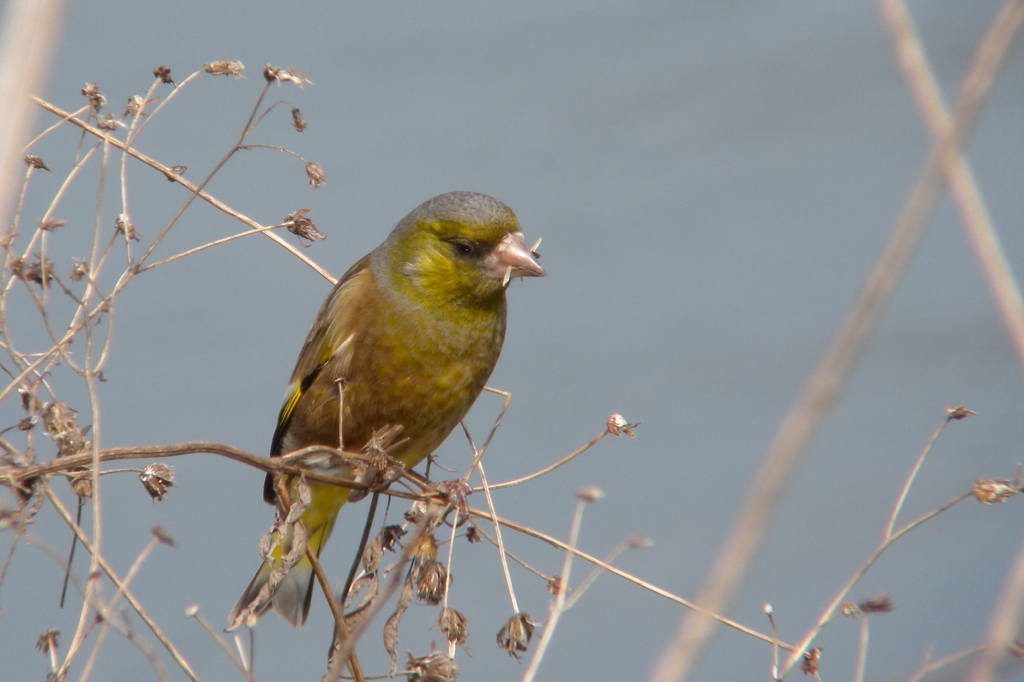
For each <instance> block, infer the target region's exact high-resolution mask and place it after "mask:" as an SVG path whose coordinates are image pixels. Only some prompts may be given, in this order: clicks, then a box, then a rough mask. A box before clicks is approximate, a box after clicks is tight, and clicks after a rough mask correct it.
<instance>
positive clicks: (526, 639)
mask: <svg viewBox="0 0 1024 682" xmlns="http://www.w3.org/2000/svg"><path fill="white" fill-rule="evenodd" d="M533 628H534V624H533V623H532V622H531V621H530V617H529V616H528V615H526V614H525V613H522V612H520V613H517V614H516V615H514V616H512V617H511V618H509V620H508V622H507V623H505V625H504V626H503V627H502V628H501V630H499V631H498V646H500V647H501V648H502V649H504V650H505V651H507V652H508V653H509V654H510V655H512V656H515V657H516V658H519V654H521V653H525V652H526V650H527V649H528V648H529V647H530V640H531V639H532V638H533Z"/></svg>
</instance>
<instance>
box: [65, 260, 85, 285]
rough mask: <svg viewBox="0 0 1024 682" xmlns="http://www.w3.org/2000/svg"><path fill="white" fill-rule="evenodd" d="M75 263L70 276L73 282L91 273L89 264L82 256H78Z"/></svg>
mask: <svg viewBox="0 0 1024 682" xmlns="http://www.w3.org/2000/svg"><path fill="white" fill-rule="evenodd" d="M74 263H75V264H74V265H72V266H71V274H70V275H68V277H69V278H70V279H71V281H72V282H77V281H79V280H80V279H82V278H83V277H85V276H86V275H88V274H89V264H88V263H86V262H85V261H84V260H82V259H80V258H76V259H75V260H74Z"/></svg>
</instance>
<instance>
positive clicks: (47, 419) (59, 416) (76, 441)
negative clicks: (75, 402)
mask: <svg viewBox="0 0 1024 682" xmlns="http://www.w3.org/2000/svg"><path fill="white" fill-rule="evenodd" d="M40 414H41V416H42V418H43V430H44V431H46V435H48V436H49V437H50V438H52V439H53V443H54V445H56V446H57V456H58V457H69V456H71V455H77V454H78V453H80V452H83V451H84V450H85V449H86V448H88V447H89V441H88V440H86V438H85V432H86V431H87V430H88V427H86V429H80V428H79V427H78V424H76V423H75V420H76V419H77V418H78V413H77V412H75V411H74V410H72V409H71V408H70V407H68V406H67V405H65V404H64V403H62V402H60V401H56V402H52V403H46V404H45V405H43V409H42V412H41V413H40Z"/></svg>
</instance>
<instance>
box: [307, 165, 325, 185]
mask: <svg viewBox="0 0 1024 682" xmlns="http://www.w3.org/2000/svg"><path fill="white" fill-rule="evenodd" d="M306 177H307V178H309V186H310V187H312V188H314V189H316V188H317V187H322V186H323V185H324V183H326V182H327V179H326V178H324V169H323V168H321V167H320V164H319V163H317V162H315V161H308V162H307V163H306Z"/></svg>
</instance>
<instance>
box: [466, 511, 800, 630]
mask: <svg viewBox="0 0 1024 682" xmlns="http://www.w3.org/2000/svg"><path fill="white" fill-rule="evenodd" d="M469 512H470V514H471V515H473V516H475V517H477V518H481V519H485V520H487V521H490V522H492V523H497V524H500V525H502V526H504V527H505V528H508V529H511V530H514V531H516V532H517V533H521V534H523V535H525V536H527V537H531V538H534V539H536V540H540V541H542V542H545V543H547V544H549V545H551V546H552V547H555V548H556V549H561V550H564V551H568V552H572V553H573V554H575V555H576V556H578V557H579V558H581V559H583V560H584V561H588V562H590V563H592V564H594V565H595V566H599V567H600V568H601V569H602V570H605V571H608V572H609V573H611V574H612V575H616V576H618V577H620V578H622V579H624V580H626V581H628V582H630V583H633V584H634V585H636V586H638V587H642V588H643V589H645V590H647V591H648V592H652V593H654V594H656V595H658V596H659V597H664V598H665V599H668V600H669V601H672V602H675V603H676V604H680V605H682V606H685V607H687V608H689V609H694V610H696V609H699V608H700V607H699V606H698V605H697V604H695V603H693V602H692V601H689V600H688V599H684V598H683V597H680V596H678V595H676V594H672V593H671V592H669V591H668V590H663V589H662V588H660V587H658V586H656V585H654V584H652V583H649V582H647V581H646V580H643V579H641V578H638V577H637V576H635V575H632V574H631V573H627V572H626V571H623V570H622V569H620V568H616V567H615V566H612V565H610V564H607V563H605V562H603V561H601V560H600V559H598V558H597V557H595V556H591V555H590V554H587V553H586V552H583V551H581V550H579V549H577V548H574V547H569V546H568V545H567V544H565V543H564V542H562V541H561V540H557V539H555V538H553V537H551V536H550V535H546V534H544V533H541V532H540V531H538V530H534V529H533V528H529V527H528V526H524V525H522V524H519V523H516V522H515V521H512V520H510V519H505V518H501V517H498V516H494V515H493V514H490V513H488V512H485V511H482V510H479V509H470V510H469ZM707 615H708V616H709V617H711V618H714V619H715V620H717V621H718V622H720V623H722V624H723V625H727V626H729V627H731V628H733V629H735V630H738V631H740V632H742V633H744V634H747V635H750V636H751V637H755V638H757V639H759V640H761V641H762V642H767V643H768V644H771V643H772V642H773V640H772V638H771V637H769V636H768V635H765V634H762V633H760V632H758V631H757V630H754V629H753V628H749V627H747V626H746V625H742V624H740V623H737V622H736V621H734V620H730V619H729V618H726V617H725V616H720V615H718V614H716V613H708V614H707ZM779 646H780V647H782V648H783V649H787V650H792V649H793V647H792V646H791V645H789V644H785V643H782V642H780V643H779Z"/></svg>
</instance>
